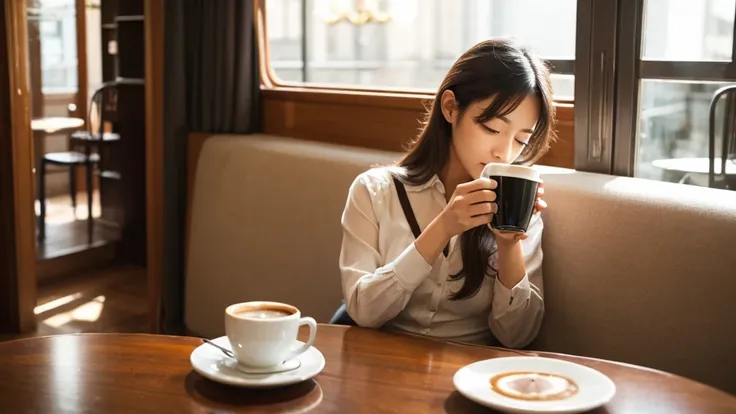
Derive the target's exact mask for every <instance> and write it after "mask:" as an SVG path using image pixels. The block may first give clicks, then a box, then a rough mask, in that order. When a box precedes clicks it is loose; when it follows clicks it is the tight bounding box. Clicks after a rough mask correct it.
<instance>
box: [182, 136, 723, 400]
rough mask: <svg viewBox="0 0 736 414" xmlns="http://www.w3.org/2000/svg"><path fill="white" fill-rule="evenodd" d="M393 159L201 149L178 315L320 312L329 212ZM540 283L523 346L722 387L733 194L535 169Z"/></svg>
mask: <svg viewBox="0 0 736 414" xmlns="http://www.w3.org/2000/svg"><path fill="white" fill-rule="evenodd" d="M398 157H399V154H397V153H387V152H379V151H373V150H364V149H356V148H350V147H342V146H336V145H330V144H322V143H316V142H308V141H300V140H294V139H289V138H283V137H274V136H265V135H249V136H228V135H222V136H217V137H213V138H210V139H208V140H207V141H206V143H205V144H204V147H203V148H202V152H201V155H200V158H199V162H198V168H197V172H196V180H195V187H194V188H195V192H194V198H193V203H192V206H191V208H192V210H191V222H190V243H189V253H188V262H187V279H186V306H185V319H186V324H187V326H188V328H189V329H190V330H191V331H192V332H194V333H197V334H200V335H205V336H209V337H214V336H218V335H221V334H223V331H224V320H223V309H224V308H225V306H226V305H228V304H230V303H234V302H238V301H247V300H276V301H285V302H289V303H292V304H294V305H296V306H297V307H299V308H300V309H301V310H302V311H303V313H304V314H306V315H311V316H313V317H314V318H315V319H317V320H318V321H319V322H328V321H329V318H330V317H331V315H332V313H333V312H334V311H335V309H336V308H337V306H338V305H339V304H340V300H341V288H340V275H339V270H338V266H337V263H338V255H339V249H340V242H341V238H342V233H341V228H340V216H341V213H342V209H343V207H344V205H345V198H346V196H347V190H348V187H349V185H350V183H351V182H352V180H353V179H354V178H355V176H356V175H358V174H359V173H360V172H362V171H364V170H365V169H367V168H369V167H370V166H371V165H374V164H387V163H391V162H393V161H394V160H396V159H398ZM543 170H544V171H543V172H544V180H545V188H546V196H545V198H546V200H547V201H548V203H549V205H550V208H549V209H548V210H547V211H545V213H544V219H545V233H544V238H543V249H544V279H545V280H544V293H545V298H546V303H547V312H546V317H545V321H544V324H543V327H542V331H541V333H540V336H539V338H538V340H537V341H536V343H535V344H534V347H535V348H537V349H541V350H550V351H556V352H564V353H572V354H577V355H585V356H591V357H599V358H605V359H611V360H617V361H623V362H628V363H633V364H639V365H644V366H648V367H652V368H657V369H662V370H666V371H669V372H673V373H677V374H680V375H684V376H687V377H690V378H693V379H696V380H700V381H703V382H706V383H709V384H711V385H714V386H717V387H720V388H722V389H726V390H727V391H730V392H733V393H736V300H734V297H736V249H735V248H734V243H735V242H736V192H727V191H712V190H709V189H705V188H700V187H694V186H684V185H677V184H668V183H660V182H654V181H648V180H641V179H633V178H623V177H613V176H606V175H599V174H589V173H580V172H575V171H572V170H565V169H555V168H543Z"/></svg>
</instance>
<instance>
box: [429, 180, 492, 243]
mask: <svg viewBox="0 0 736 414" xmlns="http://www.w3.org/2000/svg"><path fill="white" fill-rule="evenodd" d="M497 186H498V183H496V182H495V181H493V180H491V179H488V178H478V179H476V180H473V181H470V182H467V183H463V184H460V185H458V186H457V188H455V192H454V193H453V194H452V197H451V198H450V201H449V202H448V203H447V206H446V207H445V209H444V210H442V213H440V215H439V216H438V219H439V220H440V221H441V223H442V228H443V229H444V230H445V232H446V235H447V237H448V239H449V238H451V237H453V236H455V235H457V234H460V233H463V232H465V231H466V230H469V229H472V228H474V227H478V226H482V225H485V224H488V223H490V222H491V218H492V217H493V214H494V213H495V212H496V211H497V210H498V206H497V205H496V203H494V201H496V192H495V191H493V190H494V189H495V188H496V187H497Z"/></svg>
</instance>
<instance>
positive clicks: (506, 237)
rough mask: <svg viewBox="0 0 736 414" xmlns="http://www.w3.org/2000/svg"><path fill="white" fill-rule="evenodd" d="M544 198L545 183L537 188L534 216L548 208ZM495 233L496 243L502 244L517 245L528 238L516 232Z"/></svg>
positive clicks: (524, 234)
mask: <svg viewBox="0 0 736 414" xmlns="http://www.w3.org/2000/svg"><path fill="white" fill-rule="evenodd" d="M543 196H544V185H543V183H539V188H537V201H536V203H535V204H534V214H535V215H536V214H539V213H541V212H542V211H543V210H544V209H546V208H547V202H545V201H544V200H543V199H542V197H543ZM493 233H494V234H495V235H496V241H501V242H508V243H516V242H518V241H519V240H524V239H526V238H527V237H528V236H527V235H526V233H519V232H515V231H501V230H496V229H493Z"/></svg>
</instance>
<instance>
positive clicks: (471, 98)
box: [398, 39, 555, 300]
mask: <svg viewBox="0 0 736 414" xmlns="http://www.w3.org/2000/svg"><path fill="white" fill-rule="evenodd" d="M446 90H450V91H452V92H453V93H454V94H455V101H456V105H457V109H458V116H457V119H460V118H462V116H463V115H464V114H465V112H466V111H467V109H468V107H469V106H470V104H472V103H474V102H477V101H482V100H485V99H488V98H491V97H493V101H492V103H491V104H490V105H489V106H488V107H487V108H486V109H485V110H484V111H483V113H482V114H481V115H480V116H478V117H476V119H475V121H476V122H481V123H484V122H488V121H490V120H491V119H493V118H496V117H498V116H505V115H507V114H509V113H511V112H513V111H514V110H515V109H516V108H517V107H518V106H519V105H520V104H521V102H522V101H523V100H524V99H525V98H526V97H528V96H535V97H537V98H538V99H539V103H540V107H541V110H540V114H539V120H538V121H537V123H536V125H535V128H534V134H532V136H531V138H530V140H529V144H528V145H527V146H526V147H525V148H524V150H523V152H522V153H521V155H520V156H519V159H517V160H516V161H515V164H531V163H533V162H535V161H537V160H538V159H539V158H540V157H541V156H542V155H544V153H545V152H546V151H547V150H548V149H549V146H550V144H551V142H552V141H554V139H555V134H554V131H553V126H554V120H555V108H554V106H553V99H552V85H551V82H550V74H549V69H548V68H547V66H546V65H545V64H544V62H542V60H540V59H539V58H537V57H535V56H532V55H531V54H530V53H529V52H528V51H527V49H525V48H524V47H522V46H519V45H517V44H515V43H514V42H513V41H511V40H506V39H492V40H486V41H483V42H480V43H478V44H477V45H475V46H473V47H472V48H470V49H469V50H468V51H466V52H465V53H464V54H463V55H462V56H460V58H458V60H457V61H456V62H455V63H454V64H453V65H452V68H450V70H449V72H448V73H447V75H446V76H445V79H444V80H443V81H442V84H441V86H440V88H439V90H438V91H437V95H436V96H435V99H434V101H433V102H432V103H431V105H430V106H429V107H428V111H427V115H426V118H425V120H424V123H423V128H422V130H421V132H420V133H419V135H418V136H417V138H416V139H415V140H413V141H412V142H411V143H410V145H409V148H408V149H409V152H408V153H407V154H406V156H405V157H404V158H403V159H402V160H400V161H399V162H398V165H399V166H401V167H404V170H405V173H403V174H402V176H401V177H399V178H400V179H401V180H402V181H404V182H406V183H408V184H412V185H419V184H423V183H426V182H427V181H429V180H430V179H431V178H432V177H433V176H434V175H435V174H439V173H440V171H442V169H443V168H444V166H445V164H446V163H447V161H448V159H449V156H450V144H451V141H452V126H451V125H450V123H449V122H447V120H446V119H445V117H444V115H443V113H442V103H441V102H442V95H443V94H444V92H445V91H446ZM460 243H461V246H462V259H463V268H462V270H460V272H458V273H457V274H456V275H452V276H451V279H460V278H464V282H463V286H462V288H461V289H460V290H459V291H457V292H454V293H453V294H452V296H451V298H452V299H454V300H457V299H465V298H469V297H472V296H474V295H475V294H476V293H477V292H478V290H480V287H481V285H482V283H483V279H484V277H485V276H486V274H489V275H495V274H496V269H495V268H494V266H492V265H491V262H490V259H491V257H492V255H493V254H494V253H495V249H496V240H495V237H494V235H493V233H492V232H491V231H490V230H489V229H488V227H487V226H478V227H476V228H473V229H470V230H468V231H466V232H464V233H463V234H462V236H461V239H460Z"/></svg>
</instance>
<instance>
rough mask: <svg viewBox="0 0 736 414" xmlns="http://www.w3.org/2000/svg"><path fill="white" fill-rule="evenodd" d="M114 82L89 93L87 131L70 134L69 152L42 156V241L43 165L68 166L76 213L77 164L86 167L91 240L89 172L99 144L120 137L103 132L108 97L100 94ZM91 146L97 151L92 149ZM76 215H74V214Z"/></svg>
mask: <svg viewBox="0 0 736 414" xmlns="http://www.w3.org/2000/svg"><path fill="white" fill-rule="evenodd" d="M113 87H114V85H112V84H108V85H104V86H103V87H101V88H100V89H98V90H97V91H95V93H94V95H93V96H92V100H91V105H90V109H89V113H88V114H87V123H86V125H87V130H86V131H76V132H74V133H72V134H71V136H70V146H71V147H72V149H71V150H69V151H61V152H50V153H47V154H44V155H43V157H42V159H41V165H40V168H39V169H40V170H39V173H38V198H39V203H40V207H41V208H40V214H39V216H38V228H39V231H38V238H39V239H40V240H45V238H46V170H47V168H46V166H47V165H57V166H62V167H68V168H69V192H70V195H71V201H72V208H73V209H74V211H75V212H76V209H77V188H76V187H77V185H76V182H77V181H76V172H77V167H84V168H85V177H86V184H87V222H88V225H87V236H88V240H89V243H92V238H93V230H94V222H93V217H92V194H93V184H92V174H93V171H94V168H95V166H96V165H97V164H98V163H99V162H100V155H99V145H101V143H104V142H106V141H114V140H119V139H120V137H119V136H118V135H117V134H104V133H102V131H103V125H104V122H103V118H104V117H103V115H102V114H103V113H104V108H105V104H106V102H105V97H106V96H109V95H110V94H109V93H103V92H105V91H106V90H107V89H109V88H113ZM95 107H96V108H97V112H98V113H99V114H100V115H99V122H98V123H97V128H96V129H97V131H96V132H95V131H92V129H93V127H92V125H91V122H90V118H91V116H90V115H91V113H92V110H93V108H95ZM80 144H81V145H82V146H83V147H84V149H83V151H82V152H80V151H75V150H74V149H75V148H74V147H78V146H79V145H80ZM93 148H94V149H96V150H98V151H97V152H93ZM75 217H76V215H75Z"/></svg>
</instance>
